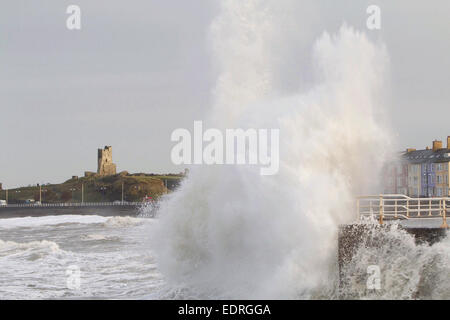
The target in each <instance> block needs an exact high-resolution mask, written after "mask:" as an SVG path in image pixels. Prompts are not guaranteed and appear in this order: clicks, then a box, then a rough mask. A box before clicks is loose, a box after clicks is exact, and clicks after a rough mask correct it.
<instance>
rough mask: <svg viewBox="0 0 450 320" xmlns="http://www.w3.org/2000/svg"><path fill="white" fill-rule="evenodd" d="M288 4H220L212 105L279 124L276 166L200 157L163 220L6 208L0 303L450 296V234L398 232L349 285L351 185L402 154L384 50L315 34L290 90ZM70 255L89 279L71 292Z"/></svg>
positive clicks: (242, 123) (347, 30)
mask: <svg viewBox="0 0 450 320" xmlns="http://www.w3.org/2000/svg"><path fill="white" fill-rule="evenodd" d="M288 2H289V1H284V2H283V5H286V4H287V3H288ZM279 5H280V3H279V2H278V1H257V0H254V1H240V0H227V1H223V2H222V4H221V6H222V8H221V13H220V15H219V16H218V17H217V18H216V19H215V21H214V22H213V25H212V27H211V33H210V39H211V43H212V48H213V50H212V52H213V59H214V63H215V67H216V69H217V71H218V80H217V85H216V88H215V90H214V93H213V96H214V105H213V106H212V108H211V110H210V113H209V114H208V120H209V121H210V122H209V124H210V125H211V127H215V128H243V129H247V128H266V129H270V128H278V129H280V170H279V172H278V174H276V175H273V176H261V175H259V168H258V167H253V166H203V167H193V168H191V171H190V175H189V178H188V179H186V180H185V181H184V182H183V184H182V185H181V187H180V188H179V189H178V191H176V192H174V193H172V194H170V195H169V196H167V197H166V198H165V199H164V200H163V201H162V202H161V203H160V209H159V211H158V214H157V216H156V218H124V217H113V218H104V217H99V216H58V217H36V218H17V219H2V220H0V239H1V240H0V269H1V270H2V272H1V273H0V298H73V297H86V298H150V299H164V298H250V299H253V298H275V299H276V298H288V299H299V298H324V299H337V298H362V299H364V298H395V299H403V298H407V299H414V298H449V292H450V283H449V281H450V280H449V279H450V267H449V266H450V256H449V255H450V243H449V240H448V239H444V240H443V241H442V242H440V243H437V244H435V245H433V246H427V245H416V244H415V243H414V241H413V239H412V237H411V236H410V235H408V234H406V233H405V232H403V231H400V230H397V229H396V228H395V227H392V228H390V229H388V230H385V231H383V232H384V233H383V237H384V239H385V240H384V241H383V243H382V244H381V245H380V246H379V247H377V248H364V246H363V245H362V246H361V248H360V249H359V250H358V251H357V253H356V255H355V259H354V260H353V261H352V262H351V263H350V264H349V265H348V266H347V267H346V269H345V279H346V283H347V285H346V286H344V287H340V286H339V279H338V267H337V228H338V225H339V224H340V223H347V222H351V221H353V220H354V208H353V197H354V195H355V194H356V193H364V192H371V191H373V190H376V189H377V187H378V185H377V181H378V179H377V177H379V170H380V168H381V166H382V164H383V162H384V160H385V157H386V155H387V154H388V153H389V152H390V149H391V147H390V146H391V139H390V134H389V130H388V128H386V127H385V125H383V123H384V122H383V115H385V113H386V112H387V110H385V108H384V107H383V103H382V101H383V99H382V98H380V97H383V96H384V93H383V92H384V86H385V83H386V82H387V81H388V75H387V72H388V69H389V66H388V63H389V61H388V54H387V50H386V49H385V48H384V46H383V45H382V44H379V43H373V42H371V41H369V40H368V39H367V37H366V36H365V35H364V33H361V32H359V31H356V30H354V29H353V28H351V27H348V26H346V25H343V26H342V27H341V28H340V30H338V31H337V32H336V33H335V34H328V33H323V34H322V35H321V36H320V37H319V38H318V40H317V41H316V42H315V44H314V46H313V48H312V50H311V52H312V62H311V64H310V65H308V66H305V68H311V69H314V70H315V71H314V73H315V80H314V81H313V82H312V83H311V84H310V85H309V87H308V89H305V90H303V89H301V88H300V89H299V90H297V92H295V91H292V90H289V92H288V93H286V91H285V90H283V84H282V82H280V81H281V80H280V79H281V77H280V73H281V72H282V71H281V70H280V69H279V68H278V66H279V64H278V63H277V62H279V61H280V59H282V58H283V56H280V54H281V55H282V52H283V51H282V50H277V49H278V45H279V44H280V42H282V40H283V39H284V38H283V30H282V28H278V27H277V26H278V22H279V21H280V17H277V16H276V13H277V12H283V14H288V13H289V12H290V10H289V8H284V9H285V10H282V11H280V10H277V8H278V6H279ZM299 72H300V70H299ZM299 87H300V85H299ZM367 236H368V237H370V236H371V235H370V234H368V235H367ZM70 265H77V266H79V268H80V270H81V284H80V289H79V290H70V289H68V288H67V285H66V280H67V275H66V270H67V267H68V266H70ZM368 265H378V266H379V267H380V271H381V273H380V276H381V289H380V290H377V291H373V290H372V291H370V290H367V289H366V286H365V284H366V278H367V273H366V269H367V266H368Z"/></svg>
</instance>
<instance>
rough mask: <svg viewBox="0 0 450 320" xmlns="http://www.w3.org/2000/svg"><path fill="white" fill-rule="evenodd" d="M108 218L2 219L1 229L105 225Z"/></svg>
mask: <svg viewBox="0 0 450 320" xmlns="http://www.w3.org/2000/svg"><path fill="white" fill-rule="evenodd" d="M107 219H108V218H107V217H101V216H97V215H60V216H42V217H23V218H7V219H0V228H3V229H11V228H19V227H38V226H45V225H58V224H64V223H82V224H91V223H103V222H105V221H107Z"/></svg>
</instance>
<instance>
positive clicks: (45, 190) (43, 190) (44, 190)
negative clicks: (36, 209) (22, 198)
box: [41, 189, 48, 204]
mask: <svg viewBox="0 0 450 320" xmlns="http://www.w3.org/2000/svg"><path fill="white" fill-rule="evenodd" d="M47 191H48V190H47V189H41V193H42V192H43V193H44V200H45V193H46V192H47ZM41 204H42V200H41Z"/></svg>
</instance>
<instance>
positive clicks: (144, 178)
mask: <svg viewBox="0 0 450 320" xmlns="http://www.w3.org/2000/svg"><path fill="white" fill-rule="evenodd" d="M183 178H184V176H183V175H180V174H168V175H156V174H144V173H137V174H128V173H127V172H122V173H119V174H116V175H113V176H106V177H99V176H97V175H93V176H89V177H82V178H76V177H75V178H73V179H70V180H67V181H66V182H64V183H61V184H47V185H42V186H41V188H42V202H43V203H53V202H81V190H82V186H83V189H84V202H103V201H105V202H106V201H116V200H121V199H122V185H123V193H124V200H125V201H142V199H143V198H144V197H146V196H150V197H153V198H154V199H157V198H158V197H160V196H161V195H162V194H165V193H167V192H170V191H171V190H173V189H175V188H176V187H177V186H178V184H179V183H180V181H181V180H182V179H183ZM5 197H6V191H5V190H2V191H1V192H0V199H5ZM27 199H33V200H36V201H38V200H39V186H29V187H21V188H17V189H11V190H8V200H9V201H8V202H9V203H22V202H25V201H26V200H27Z"/></svg>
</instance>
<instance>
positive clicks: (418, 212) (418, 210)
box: [417, 198, 420, 217]
mask: <svg viewBox="0 0 450 320" xmlns="http://www.w3.org/2000/svg"><path fill="white" fill-rule="evenodd" d="M417 216H418V217H420V198H419V199H418V200H417Z"/></svg>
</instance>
